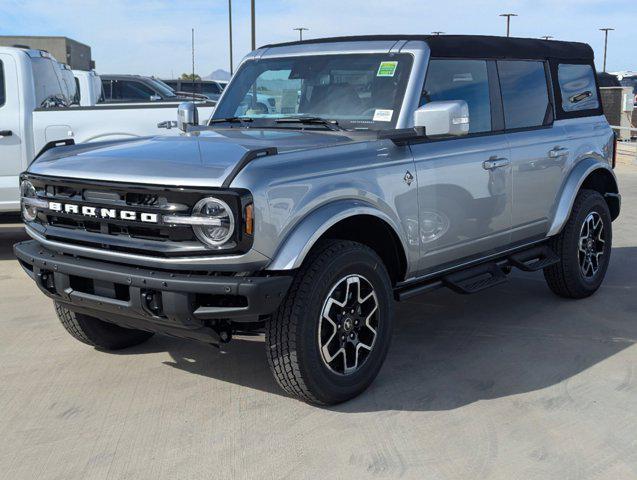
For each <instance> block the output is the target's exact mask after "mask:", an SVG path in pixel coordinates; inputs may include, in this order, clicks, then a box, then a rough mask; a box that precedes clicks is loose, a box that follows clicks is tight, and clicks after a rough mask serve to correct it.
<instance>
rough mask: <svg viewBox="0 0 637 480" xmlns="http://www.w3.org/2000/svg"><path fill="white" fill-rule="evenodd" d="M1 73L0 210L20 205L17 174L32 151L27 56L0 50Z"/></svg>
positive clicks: (31, 90) (22, 168)
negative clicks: (4, 132) (2, 81)
mask: <svg viewBox="0 0 637 480" xmlns="http://www.w3.org/2000/svg"><path fill="white" fill-rule="evenodd" d="M0 62H2V70H3V76H4V92H3V93H4V95H3V97H4V102H2V103H3V104H2V105H0V130H3V131H8V132H7V133H9V132H10V135H4V136H1V137H0V212H7V211H15V210H18V209H19V208H20V202H19V196H20V195H19V187H18V175H19V174H20V172H22V171H23V170H25V169H26V167H27V159H28V158H30V154H31V152H32V151H33V144H32V136H31V131H30V126H31V122H30V120H31V116H30V115H29V114H28V111H29V110H28V109H29V108H32V104H33V99H32V96H33V85H32V79H31V76H30V75H31V71H30V68H28V67H29V64H28V56H27V55H26V54H24V53H23V52H21V51H19V50H16V49H5V51H3V52H0Z"/></svg>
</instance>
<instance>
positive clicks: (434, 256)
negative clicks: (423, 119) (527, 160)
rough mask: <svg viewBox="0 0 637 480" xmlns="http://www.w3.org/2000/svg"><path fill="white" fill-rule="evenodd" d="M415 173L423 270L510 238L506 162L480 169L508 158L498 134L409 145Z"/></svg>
mask: <svg viewBox="0 0 637 480" xmlns="http://www.w3.org/2000/svg"><path fill="white" fill-rule="evenodd" d="M412 151H413V152H414V158H415V162H416V172H417V174H418V201H419V204H420V243H421V259H420V262H419V270H420V271H421V272H427V271H430V270H432V269H435V268H436V267H439V266H441V265H444V264H448V263H449V262H454V261H458V260H461V259H463V258H466V257H470V256H474V255H477V254H485V255H486V254H489V253H493V252H495V251H497V250H498V249H502V248H504V247H506V246H507V245H508V244H509V243H510V228H511V204H512V201H511V167H510V166H509V165H504V166H502V167H498V168H493V169H486V168H484V166H483V163H484V162H485V161H488V160H489V159H491V158H495V157H497V158H503V159H507V158H508V157H509V148H508V145H507V143H506V138H505V136H504V135H486V136H477V137H468V138H457V139H452V140H442V141H436V142H426V143H421V144H417V145H413V146H412Z"/></svg>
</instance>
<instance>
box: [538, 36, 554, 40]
mask: <svg viewBox="0 0 637 480" xmlns="http://www.w3.org/2000/svg"><path fill="white" fill-rule="evenodd" d="M540 38H543V39H544V40H551V39H552V38H553V37H552V36H550V35H544V36H543V37H540Z"/></svg>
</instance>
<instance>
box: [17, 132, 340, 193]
mask: <svg viewBox="0 0 637 480" xmlns="http://www.w3.org/2000/svg"><path fill="white" fill-rule="evenodd" d="M351 141H352V139H351V138H349V137H348V136H347V135H346V132H336V133H332V132H329V133H328V132H325V133H323V132H308V131H298V130H290V131H286V130H259V129H243V128H241V129H239V128H236V129H234V128H232V129H219V130H214V131H212V130H208V131H202V132H198V133H192V134H189V135H182V136H178V137H168V136H166V137H160V136H158V137H147V138H136V139H134V140H115V141H110V142H100V143H92V144H91V143H85V144H81V145H73V146H68V147H59V148H54V149H52V150H49V151H48V152H46V153H44V154H43V155H42V156H41V157H40V158H38V159H37V160H36V161H34V162H33V163H32V164H31V166H30V167H29V170H28V172H29V173H32V174H34V175H46V176H53V177H63V178H75V179H83V180H103V181H110V182H125V183H138V184H152V185H169V186H190V187H220V186H222V184H223V182H224V180H226V179H227V178H228V176H229V175H230V174H231V172H232V171H233V170H234V169H235V167H237V166H238V165H239V164H240V163H241V160H242V159H243V158H244V157H246V155H248V154H249V153H250V152H252V151H254V150H262V149H265V148H272V147H276V149H277V150H278V152H285V151H291V150H302V149H307V148H318V147H321V146H329V145H335V144H342V143H347V142H351Z"/></svg>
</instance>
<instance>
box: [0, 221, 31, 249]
mask: <svg viewBox="0 0 637 480" xmlns="http://www.w3.org/2000/svg"><path fill="white" fill-rule="evenodd" d="M28 238H29V236H28V235H27V234H26V232H25V231H24V226H23V225H22V221H21V220H20V216H19V215H13V214H2V215H0V260H13V259H15V256H14V255H13V244H14V243H17V242H21V241H23V240H28Z"/></svg>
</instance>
